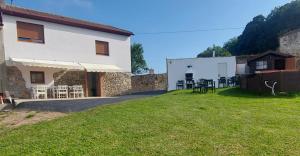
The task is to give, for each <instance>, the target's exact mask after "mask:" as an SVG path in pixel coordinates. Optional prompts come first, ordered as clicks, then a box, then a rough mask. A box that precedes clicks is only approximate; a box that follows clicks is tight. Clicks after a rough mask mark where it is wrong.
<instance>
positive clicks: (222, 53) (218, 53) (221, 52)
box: [197, 45, 231, 57]
mask: <svg viewBox="0 0 300 156" xmlns="http://www.w3.org/2000/svg"><path fill="white" fill-rule="evenodd" d="M213 52H215V56H216V57H222V56H231V54H230V53H229V51H227V50H226V49H224V48H222V47H220V46H215V45H213V46H212V47H208V48H207V49H206V50H204V51H203V52H201V53H200V54H198V55H197V57H212V56H213Z"/></svg>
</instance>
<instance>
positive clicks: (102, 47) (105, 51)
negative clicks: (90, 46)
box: [96, 41, 109, 56]
mask: <svg viewBox="0 0 300 156" xmlns="http://www.w3.org/2000/svg"><path fill="white" fill-rule="evenodd" d="M96 54H97V55H107V56H108V55H109V44H108V42H104V41H96Z"/></svg>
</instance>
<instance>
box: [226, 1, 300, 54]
mask: <svg viewBox="0 0 300 156" xmlns="http://www.w3.org/2000/svg"><path fill="white" fill-rule="evenodd" d="M299 17H300V0H295V1H292V2H290V3H287V4H285V5H283V6H281V7H276V8H275V9H273V10H272V11H271V13H270V14H269V15H268V16H267V17H264V16H263V15H258V16H256V17H254V18H253V20H252V21H250V22H249V23H248V24H247V25H246V27H245V29H244V31H243V33H242V34H241V35H240V36H239V37H238V38H237V41H236V43H235V44H232V43H230V44H229V45H230V46H229V47H230V48H228V45H227V44H225V45H224V48H225V49H226V50H228V51H229V52H231V54H233V55H247V54H257V53H263V52H265V51H268V50H276V49H277V48H278V47H279V40H278V38H279V36H280V35H281V34H283V33H286V32H288V31H291V30H294V29H297V28H300V20H299ZM229 42H230V41H229Z"/></svg>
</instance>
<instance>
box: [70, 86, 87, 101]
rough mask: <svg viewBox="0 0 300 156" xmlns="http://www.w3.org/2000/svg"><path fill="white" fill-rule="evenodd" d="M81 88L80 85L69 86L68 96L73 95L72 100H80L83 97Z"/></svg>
mask: <svg viewBox="0 0 300 156" xmlns="http://www.w3.org/2000/svg"><path fill="white" fill-rule="evenodd" d="M83 94H84V93H83V87H82V85H74V86H70V96H72V95H73V98H81V97H83V96H84V95H83Z"/></svg>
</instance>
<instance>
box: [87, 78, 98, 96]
mask: <svg viewBox="0 0 300 156" xmlns="http://www.w3.org/2000/svg"><path fill="white" fill-rule="evenodd" d="M100 86H101V85H100V76H99V73H96V72H92V73H87V89H88V96H89V97H97V96H101V91H100Z"/></svg>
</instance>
